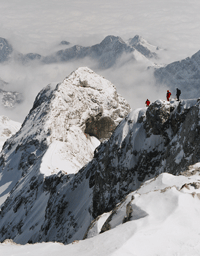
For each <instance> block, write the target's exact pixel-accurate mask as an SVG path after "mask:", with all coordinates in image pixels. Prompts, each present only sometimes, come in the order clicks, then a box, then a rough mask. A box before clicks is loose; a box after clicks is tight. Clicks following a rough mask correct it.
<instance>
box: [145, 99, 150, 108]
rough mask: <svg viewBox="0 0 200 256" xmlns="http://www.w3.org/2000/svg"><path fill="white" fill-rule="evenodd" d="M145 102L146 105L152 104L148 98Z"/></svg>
mask: <svg viewBox="0 0 200 256" xmlns="http://www.w3.org/2000/svg"><path fill="white" fill-rule="evenodd" d="M145 103H146V107H148V106H149V105H150V101H149V100H148V99H147V100H146V102H145Z"/></svg>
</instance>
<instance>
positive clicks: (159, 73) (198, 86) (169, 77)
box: [154, 51, 200, 99]
mask: <svg viewBox="0 0 200 256" xmlns="http://www.w3.org/2000/svg"><path fill="white" fill-rule="evenodd" d="M154 76H155V79H156V83H157V84H158V85H159V86H162V85H165V86H167V87H168V88H169V89H170V90H171V91H172V93H173V94H174V96H175V91H176V87H178V88H179V89H181V91H182V93H181V97H182V98H185V99H191V98H195V97H200V51H198V52H197V53H195V54H194V55H192V57H188V58H186V59H184V60H181V61H176V62H173V63H171V64H169V65H166V66H165V67H161V68H158V69H156V70H155V72H154Z"/></svg>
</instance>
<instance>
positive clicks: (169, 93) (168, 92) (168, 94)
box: [166, 90, 171, 101]
mask: <svg viewBox="0 0 200 256" xmlns="http://www.w3.org/2000/svg"><path fill="white" fill-rule="evenodd" d="M170 96H171V92H170V91H169V90H167V95H166V97H167V100H168V101H169V98H170Z"/></svg>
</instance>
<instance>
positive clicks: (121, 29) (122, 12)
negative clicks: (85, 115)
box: [0, 0, 200, 120]
mask: <svg viewBox="0 0 200 256" xmlns="http://www.w3.org/2000/svg"><path fill="white" fill-rule="evenodd" d="M199 13H200V2H199V1H198V0H190V1H189V0H187V1H186V0H140V1H138V0H137V1H136V0H110V1H108V0H101V1H100V0H98V1H97V0H92V1H91V0H73V1H72V0H7V1H5V0H0V37H4V38H6V39H8V40H9V41H10V42H11V44H12V45H13V46H14V48H15V49H17V50H19V51H21V52H23V53H28V52H37V53H40V54H43V55H44V54H47V53H49V52H51V51H53V50H54V49H55V47H56V46H57V45H58V44H59V42H60V41H62V40H67V41H70V42H71V43H73V44H81V45H93V44H95V43H99V42H100V41H101V40H103V39H104V37H105V36H107V35H115V36H121V37H122V38H123V39H124V40H126V39H128V38H130V37H134V36H135V35H136V34H138V35H141V36H142V37H143V38H145V39H146V40H148V41H149V42H150V43H152V44H154V45H157V46H159V47H161V48H165V49H167V52H166V54H165V55H164V56H163V62H164V63H170V62H172V61H175V60H181V59H183V58H186V57H188V56H191V55H192V54H194V53H195V52H197V51H198V50H200V34H199V31H200V29H199V27H200V15H199ZM80 64H81V63H80ZM12 65H13V66H11V67H5V66H4V67H1V71H0V77H1V78H2V79H5V80H9V82H11V80H12V84H15V86H16V88H17V89H21V90H24V86H25V85H26V86H27V84H30V86H31V87H32V88H33V87H34V88H35V90H34V92H32V95H34V97H35V94H37V92H38V91H39V90H40V89H41V87H44V86H45V85H46V83H48V82H50V81H51V80H58V81H62V80H63V79H64V77H66V76H67V75H68V72H71V70H72V69H73V68H74V67H76V66H77V63H76V65H75V64H72V65H71V66H70V65H69V64H67V65H57V66H51V67H49V69H47V68H46V67H45V68H44V67H43V68H38V67H34V68H33V67H32V68H29V69H28V68H27V67H26V68H22V67H16V65H14V64H12ZM127 70H128V71H129V72H132V71H131V70H132V69H131V68H128V67H127ZM127 70H123V73H121V76H120V80H121V81H120V83H119V84H123V78H122V76H123V74H124V77H127V76H126V71H127ZM111 73H112V76H111V75H110V74H111ZM107 74H108V73H107ZM110 74H108V77H106V78H108V79H111V80H113V81H112V82H114V81H115V80H116V79H115V78H116V76H115V73H114V71H113V70H111V72H110ZM134 75H135V77H137V74H136V73H134ZM118 76H119V74H118ZM36 77H37V78H36ZM112 77H113V79H112ZM136 80H138V79H136ZM52 82H53V81H52ZM131 83H133V81H132V80H131V79H130V80H129V83H128V84H129V88H130V84H131ZM150 84H151V83H150ZM117 86H118V87H119V88H120V93H121V92H122V88H121V87H120V85H117ZM144 89H145V88H144V87H143V90H144ZM150 91H151V90H150ZM137 92H138V95H141V94H143V93H142V91H141V90H140V91H139V90H138V91H137ZM29 94H30V92H29ZM122 94H123V93H122ZM125 94H126V93H124V95H125ZM137 98H138V97H137ZM144 98H146V95H145V96H144ZM32 100H33V99H32V98H31V97H30V99H29V106H28V108H29V107H30V102H32ZM128 100H129V99H128ZM141 100H143V98H142V99H141ZM31 104H32V103H31ZM130 104H132V106H133V107H135V105H134V104H133V103H130ZM25 112H26V111H24V114H22V118H21V120H22V119H23V118H24V115H25ZM27 112H28V110H27ZM19 119H20V118H19Z"/></svg>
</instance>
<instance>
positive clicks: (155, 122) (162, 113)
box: [146, 100, 171, 135]
mask: <svg viewBox="0 0 200 256" xmlns="http://www.w3.org/2000/svg"><path fill="white" fill-rule="evenodd" d="M170 107H171V105H170V103H169V102H165V104H163V101H160V100H157V101H155V102H154V103H153V104H151V105H150V106H149V107H148V109H147V112H146V129H151V133H153V134H154V135H158V134H160V133H161V132H162V131H164V130H166V128H168V127H169V122H167V121H168V120H169V117H170V110H171V109H170Z"/></svg>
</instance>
